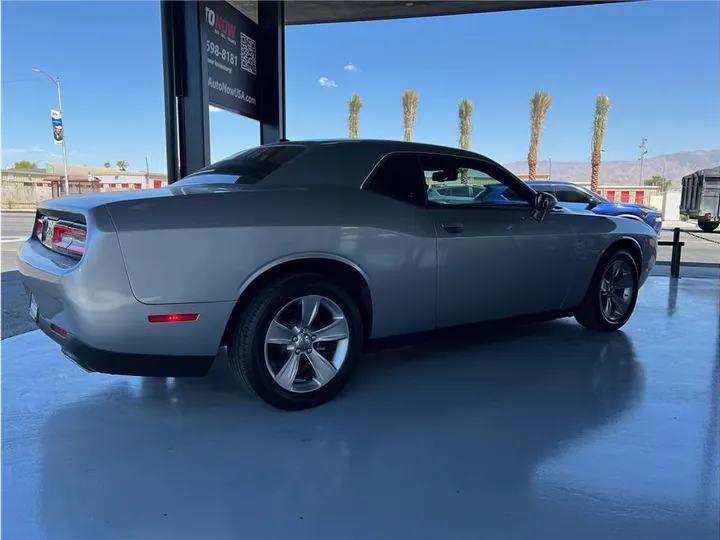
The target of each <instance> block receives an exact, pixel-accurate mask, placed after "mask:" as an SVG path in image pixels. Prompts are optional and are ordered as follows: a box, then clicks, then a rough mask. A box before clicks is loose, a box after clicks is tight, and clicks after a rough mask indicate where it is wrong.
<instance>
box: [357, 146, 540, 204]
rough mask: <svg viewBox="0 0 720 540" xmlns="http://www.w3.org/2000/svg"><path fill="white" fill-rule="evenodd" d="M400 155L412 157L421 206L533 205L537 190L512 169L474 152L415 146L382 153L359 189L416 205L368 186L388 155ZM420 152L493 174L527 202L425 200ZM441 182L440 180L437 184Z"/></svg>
mask: <svg viewBox="0 0 720 540" xmlns="http://www.w3.org/2000/svg"><path fill="white" fill-rule="evenodd" d="M400 155H405V156H407V155H409V156H411V157H414V158H415V161H416V167H417V172H418V173H419V174H418V181H419V182H420V186H421V188H422V189H421V191H422V193H423V203H424V207H425V208H427V209H437V208H446V209H450V208H452V209H457V210H478V209H487V210H497V209H501V210H522V211H527V210H533V209H534V208H535V204H534V200H535V196H536V194H537V192H536V191H535V190H534V189H533V188H532V187H530V186H529V185H527V184H526V183H525V182H523V181H522V180H520V179H519V178H518V177H517V176H515V175H514V174H513V173H512V172H510V171H509V170H507V169H506V168H505V167H503V166H502V165H500V164H499V163H495V162H493V161H491V160H489V159H487V158H484V157H481V156H478V157H476V158H475V157H465V156H458V155H456V154H451V153H445V152H423V151H419V150H395V151H392V152H388V153H387V154H385V155H383V156H382V157H381V158H380V159H379V160H378V162H377V163H376V164H375V166H374V167H373V168H372V170H371V171H370V172H369V173H368V175H367V176H366V177H365V180H363V182H362V184H361V185H360V189H361V190H368V191H373V192H374V193H377V194H378V195H381V196H384V197H388V198H389V199H392V200H394V201H398V202H402V203H405V204H409V205H411V206H415V207H418V206H419V205H416V204H414V203H412V202H410V201H408V200H402V199H397V198H395V197H390V196H389V195H386V194H385V193H382V192H380V191H376V190H373V189H372V183H373V181H375V179H376V178H377V176H378V173H379V172H380V170H381V169H382V166H383V165H384V164H385V163H387V161H388V160H389V159H391V158H392V157H395V156H400ZM423 156H434V157H442V158H447V159H451V160H457V161H458V162H459V163H460V165H459V166H458V168H459V169H465V168H466V169H472V170H476V171H479V172H482V173H484V174H486V175H488V176H490V177H491V178H493V179H494V180H495V181H496V182H498V183H500V184H503V185H504V186H505V187H506V188H510V189H513V190H515V192H516V193H518V194H521V193H523V192H524V193H525V194H526V195H527V199H525V202H527V206H525V205H522V204H496V205H493V204H491V203H486V204H482V205H479V204H477V205H473V204H442V203H433V202H431V201H430V200H428V187H427V184H426V182H425V170H424V167H423V164H422V157H423ZM487 169H490V171H491V172H488V170H487ZM500 178H505V180H506V181H503V180H501V179H500ZM441 185H442V184H441Z"/></svg>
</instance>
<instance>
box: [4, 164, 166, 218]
mask: <svg viewBox="0 0 720 540" xmlns="http://www.w3.org/2000/svg"><path fill="white" fill-rule="evenodd" d="M62 171H63V166H62V164H57V163H48V164H47V165H46V166H45V168H43V169H40V168H38V169H3V170H2V173H1V176H0V181H1V182H2V207H3V208H34V207H35V206H37V204H38V203H40V202H42V201H46V200H48V199H53V198H55V197H60V196H61V195H62V183H63V179H64V176H63V172H62ZM68 176H69V178H68V184H69V187H70V194H71V195H78V194H83V193H98V192H106V191H122V190H130V189H157V188H161V187H164V186H166V185H167V175H166V174H165V173H153V172H150V173H148V172H146V171H123V170H120V169H109V168H105V167H88V166H86V165H68Z"/></svg>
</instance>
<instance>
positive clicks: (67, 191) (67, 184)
mask: <svg viewBox="0 0 720 540" xmlns="http://www.w3.org/2000/svg"><path fill="white" fill-rule="evenodd" d="M33 71H34V72H35V73H40V74H41V75H45V76H46V77H47V78H48V79H50V80H51V81H52V82H53V84H54V85H55V87H56V88H57V94H58V110H59V111H60V118H62V119H63V131H62V154H63V168H64V171H65V182H64V183H63V188H64V189H65V195H70V182H69V181H68V169H67V150H66V148H65V119H64V117H63V108H62V94H61V93H60V79H59V78H55V77H51V76H50V75H48V74H47V73H45V72H44V71H43V70H42V69H38V68H33Z"/></svg>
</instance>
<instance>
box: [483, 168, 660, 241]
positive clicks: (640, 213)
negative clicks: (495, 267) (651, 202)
mask: <svg viewBox="0 0 720 540" xmlns="http://www.w3.org/2000/svg"><path fill="white" fill-rule="evenodd" d="M528 184H530V185H531V186H532V187H533V189H534V190H535V191H544V192H546V193H550V194H552V195H554V196H555V198H556V199H557V200H558V203H559V204H560V205H562V206H566V207H567V208H573V209H585V210H590V211H591V212H594V213H596V214H601V215H603V216H616V217H624V218H628V219H636V220H638V221H643V222H645V223H647V224H648V225H649V226H650V227H652V229H653V230H654V231H655V232H656V233H657V234H660V231H661V230H662V214H661V213H660V212H658V211H657V210H655V209H654V208H650V207H649V206H644V205H642V204H632V203H623V202H613V201H609V200H608V199H606V198H604V197H601V196H600V195H598V194H597V193H593V192H592V191H590V190H589V189H586V188H584V187H582V186H578V185H577V184H573V183H571V182H561V181H557V180H555V181H534V182H528ZM514 197H516V195H515V193H514V192H513V191H512V190H509V189H508V188H506V187H505V186H504V185H502V184H487V185H486V186H485V189H484V190H483V192H482V193H480V194H479V195H478V197H477V200H478V202H481V201H490V200H492V201H493V202H495V201H497V202H499V201H501V200H503V199H504V200H508V201H510V200H513V198H514Z"/></svg>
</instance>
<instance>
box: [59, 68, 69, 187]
mask: <svg viewBox="0 0 720 540" xmlns="http://www.w3.org/2000/svg"><path fill="white" fill-rule="evenodd" d="M55 86H57V91H58V109H59V110H60V118H62V122H63V133H62V136H63V138H62V154H63V169H64V170H65V183H64V186H63V187H64V188H65V195H66V196H67V195H70V181H69V179H68V169H67V149H66V148H65V117H64V116H63V108H62V94H61V93H60V79H55Z"/></svg>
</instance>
